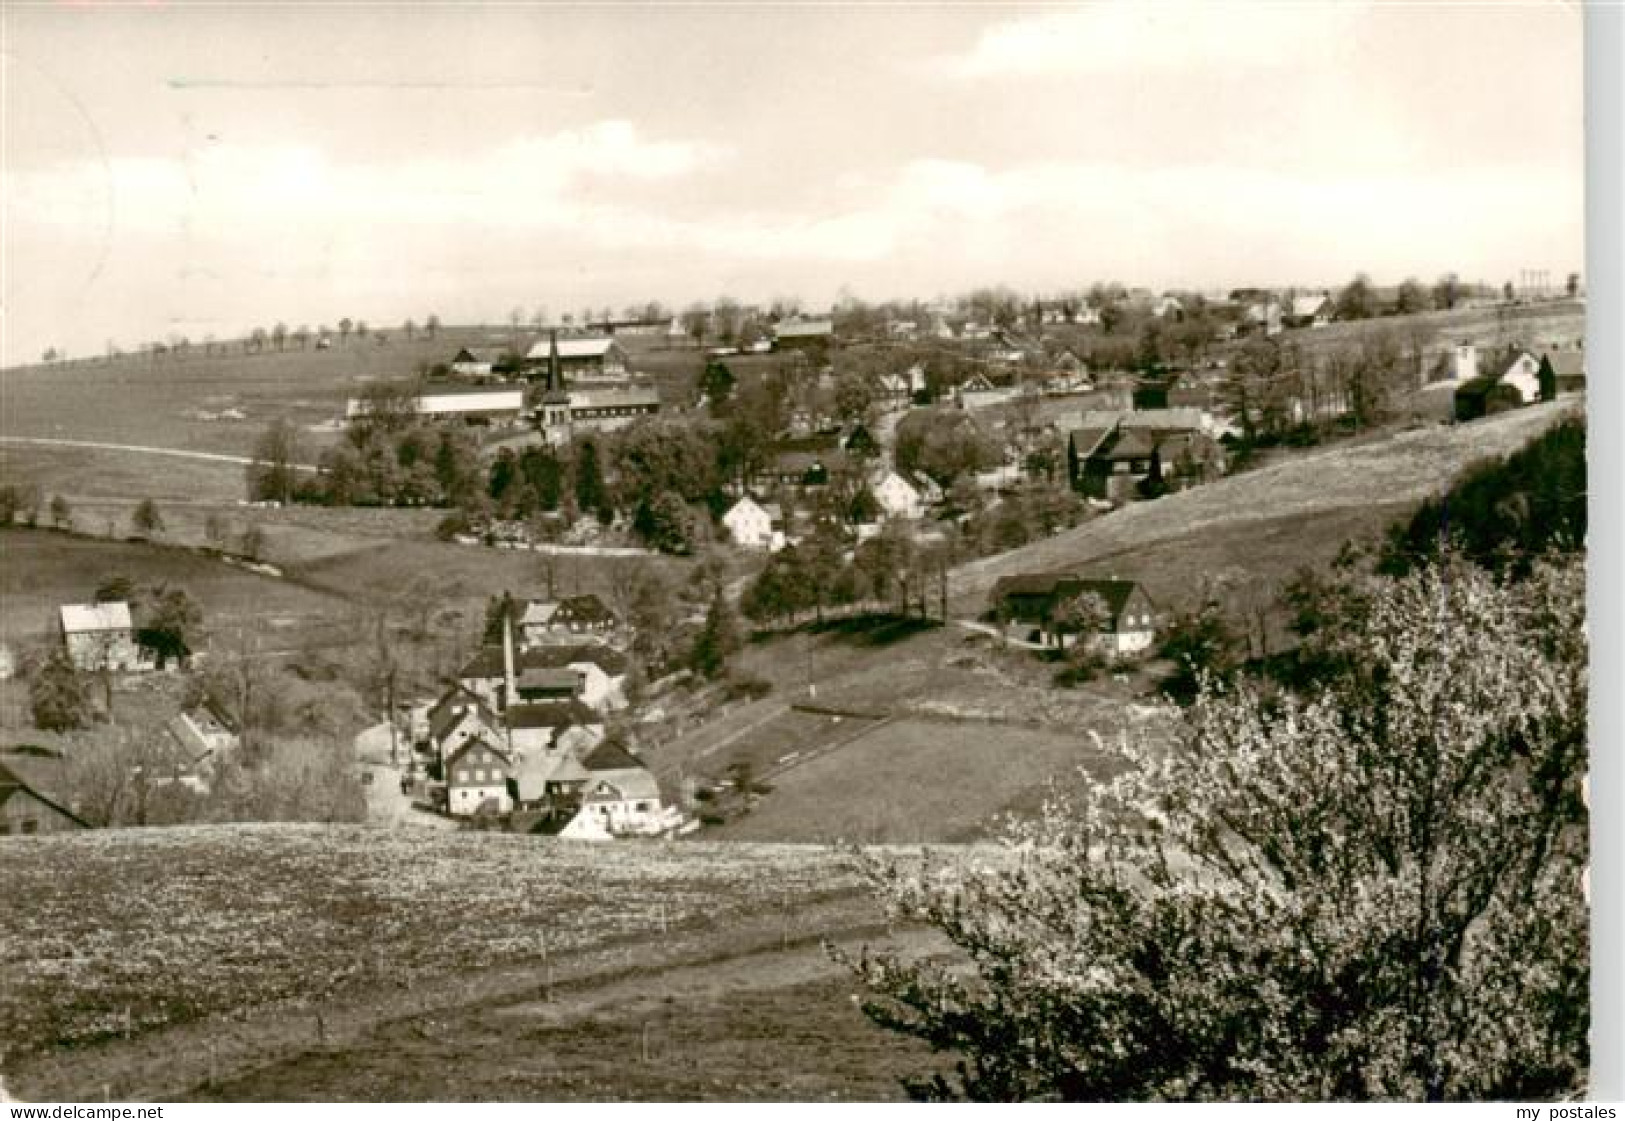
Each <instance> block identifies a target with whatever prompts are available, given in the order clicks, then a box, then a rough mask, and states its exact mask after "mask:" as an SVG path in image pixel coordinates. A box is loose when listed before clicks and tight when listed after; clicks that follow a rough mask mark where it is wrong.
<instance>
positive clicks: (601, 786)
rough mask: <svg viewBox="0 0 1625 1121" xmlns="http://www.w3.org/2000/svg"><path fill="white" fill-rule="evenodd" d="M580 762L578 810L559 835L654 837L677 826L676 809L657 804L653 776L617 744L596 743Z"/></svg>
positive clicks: (657, 787) (678, 815)
mask: <svg viewBox="0 0 1625 1121" xmlns="http://www.w3.org/2000/svg"><path fill="white" fill-rule="evenodd" d="M581 766H582V768H583V769H584V770H585V771H586V773H587V780H586V782H585V783H583V784H582V786H581V788H580V796H581V809H580V811H579V812H578V813H577V814H576V816H575V817H574V818H572V819H571V820H570V823H569V824H568V825H566V826H565V827H564V829H563V831H562V832H561V833H560V834H559V836H561V837H565V838H569V839H572V840H583V841H595V840H608V839H609V838H612V837H624V836H654V835H658V834H660V833H664V832H667V831H669V830H672V829H674V828H676V826H677V825H679V824H681V821H682V815H681V813H679V812H677V811H676V810H675V809H669V808H667V807H665V806H663V805H662V804H661V799H660V784H659V783H658V782H656V781H655V777H654V775H652V774H650V773H649V769H648V768H647V767H645V766H644V765H643V764H642V763H641V762H640V761H639V760H638V758H637V756H635V755H633V754H631V753H630V752H628V751H627V750H626V749H625V748H623V747H621V746H620V745H619V744H617V743H615V742H613V741H607V740H606V741H605V742H604V743H601V744H599V745H598V746H597V747H596V748H594V749H593V750H592V751H591V752H590V753H589V754H588V755H587V756H586V757H585V758H583V759H582V760H581Z"/></svg>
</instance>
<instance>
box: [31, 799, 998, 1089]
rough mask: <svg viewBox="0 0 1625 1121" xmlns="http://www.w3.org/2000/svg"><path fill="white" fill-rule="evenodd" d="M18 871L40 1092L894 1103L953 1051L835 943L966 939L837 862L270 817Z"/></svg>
mask: <svg viewBox="0 0 1625 1121" xmlns="http://www.w3.org/2000/svg"><path fill="white" fill-rule="evenodd" d="M895 855H896V856H897V857H898V858H901V859H909V855H908V852H907V850H897V852H896V853H895ZM0 856H3V859H0V893H3V894H4V896H5V898H7V899H8V900H11V901H13V904H12V905H11V906H10V907H9V908H8V910H7V919H6V922H5V923H3V924H0V1038H4V1039H5V1040H6V1043H7V1047H6V1050H5V1052H4V1054H0V1072H3V1073H4V1075H5V1078H6V1083H7V1087H8V1089H9V1090H10V1091H11V1092H12V1093H13V1094H15V1095H16V1096H18V1097H19V1098H22V1099H24V1100H46V1101H49V1100H64V1099H91V1098H94V1097H96V1096H97V1095H103V1096H108V1097H112V1098H116V1099H122V1100H183V1099H185V1100H210V1099H214V1100H220V1099H225V1100H290V1099H295V1098H297V1099H317V1100H319V1099H327V1100H358V1099H363V1100H425V1099H434V1100H447V1099H454V1100H478V1099H509V1100H513V1099H518V1100H534V1099H536V1098H538V1097H540V1098H546V1099H548V1100H608V1099H622V1100H624V1099H634V1100H645V1099H666V1100H670V1099H674V1098H677V1099H712V1098H768V1099H773V1098H808V1097H812V1098H843V1099H852V1098H860V1099H874V1098H893V1097H898V1096H900V1086H899V1084H898V1082H897V1079H898V1077H899V1076H900V1075H901V1074H902V1073H904V1072H905V1071H909V1070H918V1069H919V1068H920V1066H921V1065H922V1064H924V1063H928V1062H930V1058H929V1056H928V1055H927V1054H925V1053H924V1049H923V1048H921V1047H919V1046H918V1045H916V1044H911V1043H910V1042H908V1041H905V1040H900V1039H899V1038H897V1037H895V1036H892V1035H889V1034H887V1033H884V1032H881V1031H879V1030H878V1029H876V1028H874V1027H873V1026H872V1025H871V1024H869V1023H868V1022H867V1021H866V1020H865V1019H864V1018H863V1017H862V1016H861V1014H860V1013H859V1011H858V1009H857V1008H856V1006H855V1004H854V1002H853V999H852V994H853V991H854V988H855V986H854V984H853V982H852V981H851V979H850V978H849V977H848V976H847V974H846V973H845V972H844V970H843V969H842V968H841V967H840V966H839V965H837V964H835V963H834V962H832V961H831V960H830V959H829V958H828V956H827V955H826V954H825V952H824V949H823V943H824V941H825V940H826V939H828V940H831V941H835V942H838V943H840V944H842V945H844V946H846V947H848V948H849V949H851V950H854V951H856V950H858V949H860V948H861V947H862V946H864V945H866V944H867V945H873V944H877V943H882V942H884V943H887V944H890V945H893V946H895V947H897V948H898V949H899V950H900V951H901V952H905V953H908V954H911V955H912V954H918V953H936V952H941V951H942V949H943V944H942V943H940V942H939V941H936V940H935V937H934V936H933V935H931V934H930V933H929V932H924V931H912V930H906V929H903V930H898V931H895V932H893V931H891V930H890V929H889V928H888V926H887V923H886V918H885V916H884V914H883V913H882V912H881V910H880V909H879V907H878V905H877V904H876V903H875V902H874V901H873V900H872V899H871V897H870V896H869V895H868V893H867V892H866V891H865V890H864V889H863V888H862V886H861V884H860V882H859V880H858V878H857V876H856V874H855V872H854V871H853V870H852V869H851V867H850V865H849V863H848V861H847V858H846V857H845V856H844V855H843V854H841V853H838V852H835V851H834V850H831V849H828V848H824V847H814V846H786V845H748V844H727V845H712V844H705V843H692V842H691V843H683V844H628V845H617V846H602V845H591V844H579V843H569V842H560V841H557V840H551V839H544V838H532V837H520V836H509V835H502V834H474V833H460V834H459V833H449V834H448V833H439V832H426V831H413V830H408V831H404V832H403V831H389V830H382V829H369V828H366V827H360V826H291V825H265V826H196V827H182V828H174V829H163V830H120V831H106V832H96V833H83V834H73V835H59V836H55V837H8V838H5V839H0ZM963 858H965V859H973V860H978V861H980V860H982V859H986V858H991V859H997V858H996V857H984V856H981V855H977V854H976V853H975V852H974V851H972V850H965V851H964V853H963ZM606 1049H607V1050H606Z"/></svg>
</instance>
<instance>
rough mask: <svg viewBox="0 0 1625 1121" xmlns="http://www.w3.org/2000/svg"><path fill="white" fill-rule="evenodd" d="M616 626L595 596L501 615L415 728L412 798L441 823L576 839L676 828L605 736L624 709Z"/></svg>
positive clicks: (637, 769) (647, 781) (633, 761)
mask: <svg viewBox="0 0 1625 1121" xmlns="http://www.w3.org/2000/svg"><path fill="white" fill-rule="evenodd" d="M623 646H624V643H623V636H622V635H621V630H620V625H619V621H618V620H617V619H616V617H615V614H614V613H613V612H612V611H610V610H609V608H607V607H606V606H605V605H604V604H603V603H602V601H600V600H599V599H598V597H597V596H594V595H590V594H589V595H579V596H572V597H567V598H565V599H561V600H557V601H552V600H537V601H531V602H529V603H527V604H526V605H525V606H524V609H523V611H522V612H521V613H518V615H517V618H515V617H514V615H513V614H511V613H510V614H508V615H506V616H505V617H504V619H503V624H502V643H501V645H500V646H487V647H484V648H482V649H481V650H480V651H479V652H478V653H476V654H475V655H474V657H473V658H471V659H470V660H469V661H468V663H467V664H465V665H464V666H463V667H462V668H461V669H460V670H459V671H458V673H457V681H456V683H455V684H454V685H452V686H451V687H450V688H449V689H447V690H446V692H445V693H444V694H443V695H442V696H441V697H440V698H439V699H438V700H437V701H436V702H435V703H434V704H433V705H431V706H429V707H428V708H427V710H426V711H425V712H424V713H423V714H422V716H421V719H420V720H419V721H418V722H417V729H416V735H415V737H414V738H415V741H416V743H415V747H416V749H417V750H418V752H419V753H420V754H421V755H422V757H423V759H424V762H425V770H426V771H427V772H428V774H429V775H430V776H431V777H430V778H429V779H428V780H427V781H426V782H424V783H423V784H422V793H423V795H424V797H425V799H426V800H427V801H428V802H429V804H430V805H431V806H433V807H434V808H436V809H439V810H441V811H443V812H445V813H447V814H449V815H450V816H452V817H456V818H464V819H475V818H478V819H485V820H488V821H497V820H501V821H504V822H506V824H507V826H508V828H509V829H511V830H515V831H518V832H527V833H528V832H536V833H549V834H558V835H560V836H564V837H570V838H576V839H582V840H603V839H608V838H612V837H623V836H662V835H670V834H673V833H675V832H677V831H679V830H680V829H682V828H683V827H684V826H685V819H684V817H683V815H682V813H681V812H680V811H678V810H677V809H676V808H675V807H673V806H670V805H668V804H667V802H666V800H665V798H664V797H663V796H662V793H661V789H660V784H659V783H658V781H656V779H655V776H654V775H653V773H651V772H650V771H649V769H648V768H647V767H645V766H644V764H643V763H642V761H641V760H639V758H638V757H637V755H636V754H635V753H634V752H633V751H632V750H630V749H629V748H628V747H627V745H626V744H624V743H622V742H620V741H619V740H618V739H617V738H615V737H614V736H612V735H610V734H609V732H608V717H609V715H610V714H612V713H614V712H617V711H620V710H623V709H625V708H626V707H627V697H626V675H627V670H628V659H627V656H626V654H625V652H624V649H623Z"/></svg>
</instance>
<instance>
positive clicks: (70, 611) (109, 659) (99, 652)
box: [60, 600, 152, 673]
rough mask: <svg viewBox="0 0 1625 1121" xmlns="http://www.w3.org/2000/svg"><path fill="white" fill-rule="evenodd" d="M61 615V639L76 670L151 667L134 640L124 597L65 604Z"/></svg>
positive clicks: (86, 671)
mask: <svg viewBox="0 0 1625 1121" xmlns="http://www.w3.org/2000/svg"><path fill="white" fill-rule="evenodd" d="M60 618H61V623H62V641H63V644H64V645H65V646H66V648H67V651H68V657H69V658H71V659H72V660H73V666H74V668H75V669H77V670H79V671H81V672H84V673H94V672H98V671H100V670H114V671H119V672H123V671H128V670H141V669H151V668H152V659H151V658H150V657H148V656H145V655H144V654H143V652H142V650H141V647H140V646H139V645H137V643H136V641H135V624H134V622H133V621H132V620H131V618H130V605H129V604H128V603H125V602H124V601H123V600H118V601H115V602H112V603H70V604H65V605H63V607H62V609H61V611H60Z"/></svg>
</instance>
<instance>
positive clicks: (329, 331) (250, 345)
mask: <svg viewBox="0 0 1625 1121" xmlns="http://www.w3.org/2000/svg"><path fill="white" fill-rule="evenodd" d="M420 331H421V333H423V334H425V335H427V336H428V337H429V338H431V339H432V338H434V337H435V335H437V334H438V333H439V331H440V317H439V316H438V315H434V314H431V315H429V316H428V317H427V318H425V319H424V321H423V326H422V327H421V328H420V327H419V326H418V324H417V322H416V321H415V320H412V319H408V320H406V322H405V323H403V324H402V325H401V333H402V334H404V335H405V336H406V338H407V339H408V340H410V339H413V338H415V337H416V336H417V334H419V333H420ZM335 338H336V339H337V340H338V342H339V344H340V345H341V346H342V345H346V344H348V343H349V342H350V340H351V339H352V338H355V339H367V338H375V339H378V340H380V341H384V340H387V338H388V334H387V332H385V331H383V330H374V329H373V328H371V327H370V326H369V325H368V323H367V321H366V320H365V319H351V318H350V317H349V316H345V317H344V318H343V319H340V320H339V321H338V324H337V326H336V328H335V327H329V326H328V325H327V324H325V323H323V324H321V325H319V326H317V327H315V328H312V327H311V326H310V325H309V324H308V323H302V324H300V325H299V326H297V327H289V326H288V325H287V324H286V323H283V322H281V321H278V322H277V323H274V324H272V325H271V326H270V327H263V326H258V327H254V328H252V329H251V330H250V331H249V332H248V334H246V335H245V336H243V337H242V338H241V339H239V340H237V341H236V342H235V344H234V343H232V342H229V341H226V340H221V339H217V338H215V336H214V335H212V334H211V335H205V336H204V337H203V338H202V339H201V340H198V341H194V340H193V339H192V338H191V337H190V336H189V335H185V334H182V333H181V332H178V331H175V332H171V333H170V334H169V335H167V336H165V337H164V338H162V339H153V340H151V341H149V342H143V343H140V344H138V345H137V347H136V351H137V353H139V354H143V355H145V356H147V357H148V358H151V359H158V358H172V359H175V360H176V361H185V360H186V359H188V358H190V357H192V355H193V354H194V353H200V354H201V355H202V356H203V357H205V358H209V357H213V356H215V355H217V354H218V355H226V354H229V353H231V348H232V347H233V345H235V346H236V347H237V348H238V349H240V350H241V352H242V353H243V354H264V353H266V352H267V351H273V350H274V351H276V352H278V353H280V352H283V351H286V350H287V349H288V348H289V347H293V348H294V349H297V350H309V349H310V348H311V347H312V346H326V345H331V344H332V342H333V340H334V339H335ZM103 353H104V355H105V357H106V358H107V359H109V360H111V359H114V358H122V357H123V356H124V349H123V348H122V347H121V346H119V344H118V343H117V342H116V341H115V340H113V339H108V340H107V342H106V344H105V345H104V347H103ZM42 359H43V360H44V361H45V362H47V363H49V362H61V361H65V360H66V359H67V354H66V352H65V351H62V350H61V349H60V348H57V347H49V348H47V349H46V351H45V353H44V354H43V355H42Z"/></svg>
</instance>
